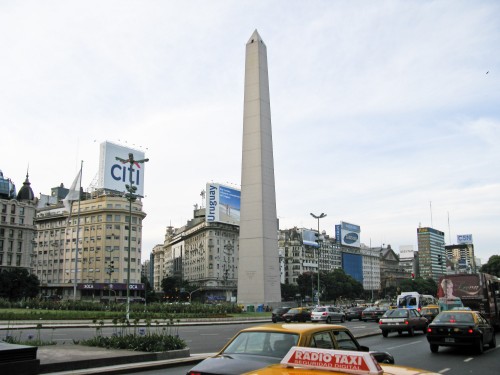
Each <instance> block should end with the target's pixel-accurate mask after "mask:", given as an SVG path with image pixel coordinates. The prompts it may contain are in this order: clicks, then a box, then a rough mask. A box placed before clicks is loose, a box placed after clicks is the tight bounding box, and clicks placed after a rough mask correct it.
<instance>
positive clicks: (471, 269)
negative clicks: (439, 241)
mask: <svg viewBox="0 0 500 375" xmlns="http://www.w3.org/2000/svg"><path fill="white" fill-rule="evenodd" d="M445 251H446V259H447V260H448V261H449V262H450V263H451V267H450V269H449V270H448V273H476V272H478V268H477V266H476V258H475V257H474V245H473V244H472V243H463V244H458V245H447V246H445Z"/></svg>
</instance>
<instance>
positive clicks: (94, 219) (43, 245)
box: [33, 190, 146, 300]
mask: <svg viewBox="0 0 500 375" xmlns="http://www.w3.org/2000/svg"><path fill="white" fill-rule="evenodd" d="M130 217H131V219H132V220H131V221H130ZM145 217H146V213H145V212H143V210H142V202H141V200H140V199H137V200H135V201H134V202H132V205H131V206H130V202H129V201H128V200H127V199H126V198H124V197H123V196H122V195H121V194H116V193H110V192H108V191H104V190H100V191H96V192H94V193H92V195H91V196H90V198H89V199H85V200H81V201H80V202H73V207H72V213H71V216H69V213H68V212H67V211H65V210H64V208H63V206H62V204H59V205H58V206H49V207H46V208H42V209H40V210H39V211H38V213H37V215H36V218H35V221H34V222H35V226H36V236H35V247H34V256H33V273H34V274H35V275H37V276H38V278H39V280H40V284H41V293H42V295H47V296H50V295H58V296H61V297H63V298H76V299H92V300H102V299H115V300H117V299H121V298H124V297H126V294H127V281H128V280H127V279H128V268H129V246H130V280H129V282H130V296H131V297H133V298H139V297H141V296H142V295H143V291H144V285H143V284H142V283H141V251H142V247H141V237H142V221H143V219H144V218H145ZM129 244H130V245H129Z"/></svg>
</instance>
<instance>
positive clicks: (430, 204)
mask: <svg viewBox="0 0 500 375" xmlns="http://www.w3.org/2000/svg"><path fill="white" fill-rule="evenodd" d="M429 207H430V210H431V228H434V226H433V225H432V201H429Z"/></svg>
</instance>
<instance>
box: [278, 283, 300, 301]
mask: <svg viewBox="0 0 500 375" xmlns="http://www.w3.org/2000/svg"><path fill="white" fill-rule="evenodd" d="M297 294H300V293H299V287H298V286H297V285H294V284H281V299H283V300H284V301H293V300H295V299H296V295H297Z"/></svg>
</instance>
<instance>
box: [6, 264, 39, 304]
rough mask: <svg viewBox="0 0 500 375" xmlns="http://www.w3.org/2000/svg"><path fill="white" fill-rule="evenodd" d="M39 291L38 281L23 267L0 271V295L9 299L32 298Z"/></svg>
mask: <svg viewBox="0 0 500 375" xmlns="http://www.w3.org/2000/svg"><path fill="white" fill-rule="evenodd" d="M39 293H40V281H39V280H38V277H36V276H35V275H30V274H29V273H28V270H26V269H25V268H14V269H9V270H6V271H3V272H0V297H1V298H7V299H9V300H11V301H15V300H19V299H22V298H34V297H36V296H37V295H38V294H39Z"/></svg>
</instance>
